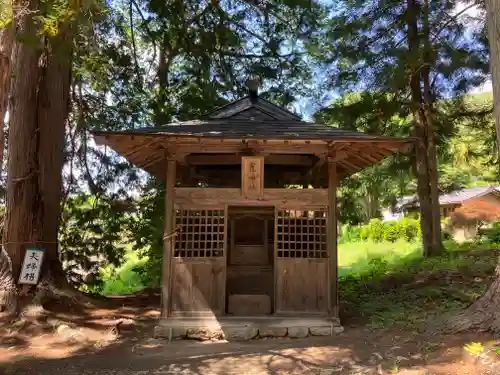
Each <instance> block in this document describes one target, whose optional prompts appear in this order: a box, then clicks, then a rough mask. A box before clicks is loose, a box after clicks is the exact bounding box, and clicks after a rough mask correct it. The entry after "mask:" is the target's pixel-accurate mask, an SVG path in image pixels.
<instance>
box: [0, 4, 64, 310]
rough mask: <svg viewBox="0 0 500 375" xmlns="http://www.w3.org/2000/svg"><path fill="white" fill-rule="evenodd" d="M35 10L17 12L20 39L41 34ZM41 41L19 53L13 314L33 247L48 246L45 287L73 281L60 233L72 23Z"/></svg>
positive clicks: (10, 283)
mask: <svg viewBox="0 0 500 375" xmlns="http://www.w3.org/2000/svg"><path fill="white" fill-rule="evenodd" d="M38 7H39V2H38V0H30V1H29V3H28V9H30V10H32V11H36V10H37V9H38ZM33 13H35V12H24V13H23V14H21V15H20V16H19V18H16V21H17V22H18V23H19V24H18V25H17V26H18V27H17V32H18V33H20V34H21V35H19V37H21V38H22V36H23V35H26V34H29V35H30V36H33V35H36V32H37V31H38V30H37V27H36V25H35V23H34V22H33V19H32V14H33ZM35 14H36V13H35ZM40 42H41V43H40V45H35V43H33V42H30V43H20V44H18V45H16V47H15V53H14V61H15V62H14V75H13V80H12V87H11V91H12V104H11V116H10V117H11V118H10V129H9V134H10V139H11V141H10V142H9V145H8V152H9V160H8V178H7V195H6V213H5V224H4V234H3V245H4V248H5V250H6V252H5V253H4V254H5V255H6V256H7V257H8V260H10V262H8V263H9V267H8V268H9V270H8V272H6V271H4V272H3V273H2V275H3V280H5V283H4V282H3V281H2V285H0V288H1V289H2V290H4V293H5V294H9V295H10V297H9V298H8V301H9V304H8V306H7V310H9V311H11V312H13V311H14V310H16V311H17V310H18V309H17V307H16V305H17V301H18V299H17V298H16V296H18V295H19V290H17V288H16V287H15V285H16V282H17V280H18V278H19V274H20V271H21V267H22V261H23V257H24V253H25V250H26V247H27V246H34V247H38V248H43V249H44V250H45V256H44V263H43V267H42V273H41V276H40V282H39V285H38V288H37V290H38V291H41V290H42V291H43V293H47V292H49V291H53V289H54V288H57V287H61V286H66V285H67V282H66V279H65V276H64V272H63V270H62V265H61V262H60V259H59V256H58V251H57V232H58V229H59V221H60V213H61V208H60V199H61V189H62V176H61V174H62V167H63V163H64V141H65V137H64V136H65V124H66V117H67V114H68V100H69V87H70V77H71V75H70V74H71V61H72V60H71V52H72V51H71V32H70V29H68V28H64V26H62V28H61V30H60V32H59V33H58V35H57V36H56V37H53V38H47V37H44V38H41V39H40ZM4 263H5V261H4ZM3 268H6V267H3ZM12 294H16V296H13V295H12Z"/></svg>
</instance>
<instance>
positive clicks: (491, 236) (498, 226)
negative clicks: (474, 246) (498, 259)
mask: <svg viewBox="0 0 500 375" xmlns="http://www.w3.org/2000/svg"><path fill="white" fill-rule="evenodd" d="M485 236H486V238H487V240H488V242H491V243H500V222H497V223H494V224H493V225H492V226H491V228H489V229H488V230H486V231H485Z"/></svg>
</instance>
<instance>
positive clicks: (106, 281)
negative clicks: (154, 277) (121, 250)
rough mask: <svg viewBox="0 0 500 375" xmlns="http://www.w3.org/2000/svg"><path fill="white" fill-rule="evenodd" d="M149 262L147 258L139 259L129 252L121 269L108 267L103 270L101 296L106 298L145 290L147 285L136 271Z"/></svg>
mask: <svg viewBox="0 0 500 375" xmlns="http://www.w3.org/2000/svg"><path fill="white" fill-rule="evenodd" d="M147 261H148V259H147V258H139V257H138V256H137V254H136V253H134V252H132V251H129V252H127V254H126V256H125V262H124V263H123V265H121V266H120V267H118V268H116V267H112V266H111V267H106V268H104V269H102V270H101V277H102V280H103V285H102V289H101V290H100V292H101V294H103V295H105V296H117V295H121V294H129V293H134V292H138V291H141V290H143V289H144V288H145V287H146V286H147V284H143V280H142V277H141V275H140V274H139V273H137V272H136V271H135V269H136V268H139V267H141V266H142V265H143V264H144V263H146V262H147Z"/></svg>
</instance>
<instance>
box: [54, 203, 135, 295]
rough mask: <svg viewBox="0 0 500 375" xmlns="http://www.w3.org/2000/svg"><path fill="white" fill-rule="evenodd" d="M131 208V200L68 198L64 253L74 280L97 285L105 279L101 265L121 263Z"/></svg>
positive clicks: (63, 225) (62, 235)
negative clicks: (102, 275)
mask: <svg viewBox="0 0 500 375" xmlns="http://www.w3.org/2000/svg"><path fill="white" fill-rule="evenodd" d="M130 209H131V205H130V202H126V201H120V200H118V199H104V198H95V197H91V196H89V195H86V194H80V195H76V196H74V197H72V198H70V199H68V200H67V201H66V204H65V206H64V211H63V214H62V219H61V220H62V223H61V229H60V231H59V244H60V256H61V260H62V262H63V266H64V268H65V270H66V273H67V276H68V278H69V279H70V280H71V281H72V282H73V283H74V284H76V285H82V284H87V285H91V286H97V285H99V284H100V283H101V281H102V280H101V277H100V276H101V275H100V273H99V270H100V268H101V267H104V266H106V265H109V264H111V265H113V266H118V265H120V264H121V262H122V261H123V256H124V254H125V243H126V242H127V238H124V236H125V233H126V231H125V230H126V225H127V223H128V216H127V214H128V213H129V210H130Z"/></svg>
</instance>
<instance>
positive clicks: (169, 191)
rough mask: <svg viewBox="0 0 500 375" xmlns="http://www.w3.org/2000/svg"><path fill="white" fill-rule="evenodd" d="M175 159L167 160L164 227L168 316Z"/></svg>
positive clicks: (164, 286) (164, 303) (165, 311)
mask: <svg viewBox="0 0 500 375" xmlns="http://www.w3.org/2000/svg"><path fill="white" fill-rule="evenodd" d="M176 164H177V162H176V161H175V160H167V171H166V172H167V173H166V175H167V182H166V186H165V224H164V228H163V267H162V271H163V272H162V285H161V291H162V293H161V297H162V305H161V306H162V309H161V316H162V317H168V314H169V312H170V297H171V295H172V294H171V286H172V282H171V280H172V275H171V273H172V257H173V254H172V253H173V251H174V243H175V237H174V235H173V232H174V225H175V223H174V221H175V217H174V214H175V212H174V197H175V196H174V188H175V181H176V167H177V165H176Z"/></svg>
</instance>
